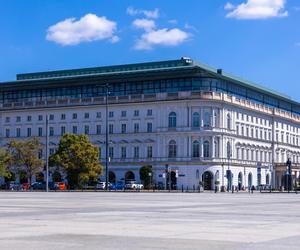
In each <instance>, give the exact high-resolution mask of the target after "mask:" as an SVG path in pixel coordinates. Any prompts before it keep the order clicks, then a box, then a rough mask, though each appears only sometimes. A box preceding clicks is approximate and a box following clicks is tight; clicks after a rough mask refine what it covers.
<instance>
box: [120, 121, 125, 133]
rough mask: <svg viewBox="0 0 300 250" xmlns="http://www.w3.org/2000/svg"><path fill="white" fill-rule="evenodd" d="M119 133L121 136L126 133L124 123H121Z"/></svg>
mask: <svg viewBox="0 0 300 250" xmlns="http://www.w3.org/2000/svg"><path fill="white" fill-rule="evenodd" d="M121 133H122V134H125V133H126V124H125V123H123V124H122V125H121Z"/></svg>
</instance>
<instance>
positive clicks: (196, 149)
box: [193, 141, 200, 158]
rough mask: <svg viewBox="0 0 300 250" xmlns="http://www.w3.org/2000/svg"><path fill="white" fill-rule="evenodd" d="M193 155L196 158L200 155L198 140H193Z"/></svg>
mask: <svg viewBox="0 0 300 250" xmlns="http://www.w3.org/2000/svg"><path fill="white" fill-rule="evenodd" d="M193 157H194V158H198V157H200V143H199V141H194V142H193Z"/></svg>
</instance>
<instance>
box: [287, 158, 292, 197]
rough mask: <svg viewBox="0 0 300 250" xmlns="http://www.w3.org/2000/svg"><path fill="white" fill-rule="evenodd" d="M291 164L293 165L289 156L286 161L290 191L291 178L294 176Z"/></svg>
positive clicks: (288, 188)
mask: <svg viewBox="0 0 300 250" xmlns="http://www.w3.org/2000/svg"><path fill="white" fill-rule="evenodd" d="M291 165H292V162H291V160H290V158H288V160H287V162H286V185H287V190H288V192H290V185H291V181H290V180H291V177H292V173H291Z"/></svg>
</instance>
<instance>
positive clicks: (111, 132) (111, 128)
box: [108, 124, 114, 134]
mask: <svg viewBox="0 0 300 250" xmlns="http://www.w3.org/2000/svg"><path fill="white" fill-rule="evenodd" d="M108 133H109V134H113V133H114V125H113V124H109V125H108Z"/></svg>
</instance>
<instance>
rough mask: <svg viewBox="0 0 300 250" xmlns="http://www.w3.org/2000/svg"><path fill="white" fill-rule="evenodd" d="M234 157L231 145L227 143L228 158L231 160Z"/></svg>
mask: <svg viewBox="0 0 300 250" xmlns="http://www.w3.org/2000/svg"><path fill="white" fill-rule="evenodd" d="M231 156H232V152H231V143H230V141H228V142H227V158H228V159H229V158H230V157H231Z"/></svg>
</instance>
